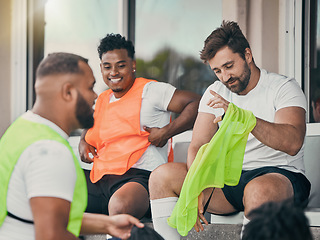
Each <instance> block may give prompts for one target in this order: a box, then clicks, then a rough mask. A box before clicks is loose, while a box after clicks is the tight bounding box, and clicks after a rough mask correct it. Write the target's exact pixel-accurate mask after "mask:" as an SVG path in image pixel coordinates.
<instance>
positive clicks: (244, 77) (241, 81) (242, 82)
mask: <svg viewBox="0 0 320 240" xmlns="http://www.w3.org/2000/svg"><path fill="white" fill-rule="evenodd" d="M250 77H251V70H250V68H249V66H248V64H247V63H246V62H245V63H244V71H243V73H242V74H241V76H240V77H233V78H230V79H229V80H228V81H227V82H226V83H225V86H226V87H227V88H228V89H229V90H230V91H231V92H234V93H236V94H239V93H241V92H243V91H244V90H245V89H246V88H247V86H248V84H249V81H250ZM237 80H238V84H237V85H232V86H229V84H228V83H229V82H233V81H237Z"/></svg>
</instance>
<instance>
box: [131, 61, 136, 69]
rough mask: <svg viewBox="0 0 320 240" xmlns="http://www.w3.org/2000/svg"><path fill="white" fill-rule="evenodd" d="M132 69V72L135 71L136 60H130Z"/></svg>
mask: <svg viewBox="0 0 320 240" xmlns="http://www.w3.org/2000/svg"><path fill="white" fill-rule="evenodd" d="M132 69H133V71H134V72H135V71H136V60H132Z"/></svg>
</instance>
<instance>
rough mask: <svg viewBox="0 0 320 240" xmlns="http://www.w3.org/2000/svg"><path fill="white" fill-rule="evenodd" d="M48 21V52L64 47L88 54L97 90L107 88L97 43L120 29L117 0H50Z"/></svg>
mask: <svg viewBox="0 0 320 240" xmlns="http://www.w3.org/2000/svg"><path fill="white" fill-rule="evenodd" d="M45 22H46V26H45V50H44V53H45V56H46V55H47V54H48V53H50V52H58V51H64V52H70V53H75V54H79V55H81V56H83V57H85V58H88V59H89V64H90V66H91V68H92V70H93V73H94V76H95V78H96V82H97V83H96V86H95V90H96V92H97V93H101V92H102V91H104V90H105V89H106V85H105V83H104V82H103V80H102V77H101V72H100V66H99V64H100V60H99V56H98V53H97V46H98V44H99V40H100V39H101V38H103V37H104V36H105V35H106V34H107V33H110V32H117V29H118V1H117V0H107V1H103V0H68V1H65V0H48V1H47V3H46V6H45Z"/></svg>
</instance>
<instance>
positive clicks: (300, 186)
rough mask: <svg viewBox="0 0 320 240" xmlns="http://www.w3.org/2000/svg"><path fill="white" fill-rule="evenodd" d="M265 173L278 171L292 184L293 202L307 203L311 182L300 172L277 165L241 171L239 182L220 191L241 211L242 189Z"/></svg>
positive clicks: (242, 208)
mask: <svg viewBox="0 0 320 240" xmlns="http://www.w3.org/2000/svg"><path fill="white" fill-rule="evenodd" d="M267 173H280V174H282V175H284V176H286V177H287V178H288V179H289V180H290V181H291V184H292V186H293V191H294V203H295V204H297V205H300V206H306V205H307V204H308V197H309V194H310V188H311V184H310V182H309V180H308V179H307V178H306V177H305V176H304V175H303V174H302V173H295V172H291V171H288V170H285V169H281V168H277V167H262V168H257V169H254V170H250V171H242V174H241V177H240V181H239V184H238V185H237V186H227V185H225V186H224V188H222V191H223V193H224V195H225V197H226V198H227V200H228V201H229V203H231V205H232V206H233V207H234V208H235V209H236V210H238V211H243V210H244V206H243V202H242V199H243V191H244V188H245V186H246V185H247V183H248V182H250V181H251V180H252V179H254V178H256V177H259V176H262V175H264V174H267Z"/></svg>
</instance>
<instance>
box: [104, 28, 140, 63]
mask: <svg viewBox="0 0 320 240" xmlns="http://www.w3.org/2000/svg"><path fill="white" fill-rule="evenodd" d="M115 49H126V50H127V52H128V56H129V57H130V58H131V59H134V53H135V51H134V46H133V43H132V42H131V41H130V40H126V39H125V37H123V36H121V35H120V34H114V33H110V34H107V36H105V37H104V38H102V39H101V40H100V45H99V46H98V53H99V58H100V59H101V58H102V55H103V54H104V53H106V52H108V51H112V50H115Z"/></svg>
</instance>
